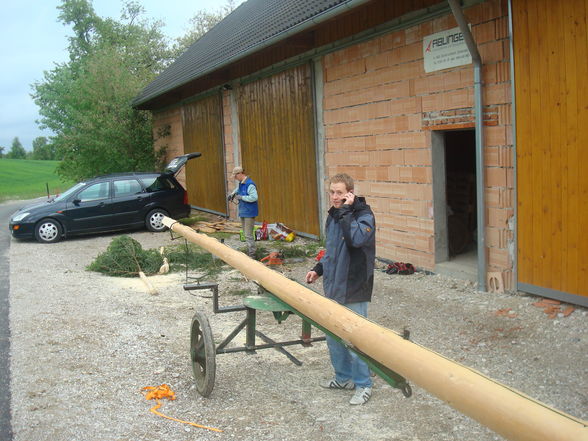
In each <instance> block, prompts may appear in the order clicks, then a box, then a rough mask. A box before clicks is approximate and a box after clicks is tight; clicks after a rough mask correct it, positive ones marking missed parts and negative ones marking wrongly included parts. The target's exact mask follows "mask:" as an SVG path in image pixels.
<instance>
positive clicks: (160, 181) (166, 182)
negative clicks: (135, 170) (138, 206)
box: [141, 176, 176, 192]
mask: <svg viewBox="0 0 588 441" xmlns="http://www.w3.org/2000/svg"><path fill="white" fill-rule="evenodd" d="M141 181H142V182H143V185H144V186H145V191H148V192H153V191H159V190H173V189H174V188H176V184H175V183H174V182H173V181H172V180H171V179H170V178H168V177H166V176H154V177H152V178H143V179H141Z"/></svg>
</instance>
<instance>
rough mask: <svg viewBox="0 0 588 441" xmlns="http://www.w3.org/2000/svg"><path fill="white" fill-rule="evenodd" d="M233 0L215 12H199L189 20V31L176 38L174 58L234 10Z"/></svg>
mask: <svg viewBox="0 0 588 441" xmlns="http://www.w3.org/2000/svg"><path fill="white" fill-rule="evenodd" d="M235 7H236V6H235V0H227V1H226V3H225V4H224V5H223V6H222V7H221V8H219V9H218V10H216V11H212V12H211V11H206V10H204V9H201V10H199V11H198V12H196V14H194V16H192V18H191V19H190V20H189V29H188V32H186V34H185V35H183V36H181V37H179V38H176V41H175V45H174V52H175V55H176V57H178V56H180V55H181V54H182V53H184V52H185V51H186V49H188V48H189V47H190V46H192V44H194V43H195V42H196V41H198V40H199V39H200V38H201V37H202V36H203V35H204V34H206V33H207V32H208V31H209V30H211V29H212V28H213V27H214V26H216V25H217V24H218V23H219V22H220V21H221V20H222V19H223V18H225V17H226V16H227V15H229V14H230V13H231V12H232V11H233V10H234V9H235Z"/></svg>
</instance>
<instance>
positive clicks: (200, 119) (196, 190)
mask: <svg viewBox="0 0 588 441" xmlns="http://www.w3.org/2000/svg"><path fill="white" fill-rule="evenodd" d="M182 120H183V128H184V151H185V152H186V153H192V152H201V153H202V156H201V157H200V158H197V159H193V160H191V161H189V162H188V163H187V165H186V186H187V190H188V198H189V202H190V204H191V205H195V206H197V207H201V208H205V209H207V210H212V211H216V212H218V213H222V214H226V198H225V195H226V188H225V174H224V162H225V161H224V155H223V139H222V104H221V99H220V96H219V95H217V94H215V95H211V96H209V97H206V98H203V99H201V100H199V101H196V102H194V103H189V104H186V105H185V106H184V107H183V109H182Z"/></svg>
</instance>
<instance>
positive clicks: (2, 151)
mask: <svg viewBox="0 0 588 441" xmlns="http://www.w3.org/2000/svg"><path fill="white" fill-rule="evenodd" d="M4 150H5V148H4V147H0V158H2V157H3V156H4Z"/></svg>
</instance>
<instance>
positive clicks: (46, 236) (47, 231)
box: [35, 219, 63, 243]
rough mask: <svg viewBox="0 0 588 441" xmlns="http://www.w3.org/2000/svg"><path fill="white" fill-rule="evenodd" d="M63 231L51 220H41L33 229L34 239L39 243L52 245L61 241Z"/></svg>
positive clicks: (58, 224) (59, 225)
mask: <svg viewBox="0 0 588 441" xmlns="http://www.w3.org/2000/svg"><path fill="white" fill-rule="evenodd" d="M62 233H63V229H62V228H61V224H60V223H59V222H57V221H55V220H53V219H43V220H42V221H41V222H39V223H38V224H37V226H36V227H35V238H36V239H37V240H38V241H39V242H41V243H54V242H59V241H60V240H61V235H62Z"/></svg>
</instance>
